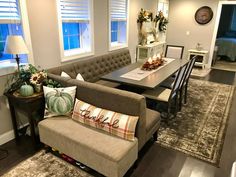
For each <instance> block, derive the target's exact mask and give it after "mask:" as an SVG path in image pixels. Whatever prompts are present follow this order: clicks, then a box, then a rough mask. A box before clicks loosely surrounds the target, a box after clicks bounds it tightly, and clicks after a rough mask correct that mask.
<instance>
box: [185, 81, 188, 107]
mask: <svg viewBox="0 0 236 177" xmlns="http://www.w3.org/2000/svg"><path fill="white" fill-rule="evenodd" d="M187 94H188V83H186V85H185V88H184V104H186V103H187V97H188V95H187Z"/></svg>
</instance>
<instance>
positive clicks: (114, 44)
mask: <svg viewBox="0 0 236 177" xmlns="http://www.w3.org/2000/svg"><path fill="white" fill-rule="evenodd" d="M126 3H127V7H126V8H127V14H126V20H117V21H118V29H117V33H118V34H119V21H126V42H125V43H119V42H111V22H112V19H111V8H110V7H111V0H108V9H109V10H108V13H109V14H108V19H109V23H108V33H109V34H108V42H109V49H108V50H109V51H113V50H118V49H122V48H127V47H128V43H129V0H126ZM117 38H118V39H119V36H117Z"/></svg>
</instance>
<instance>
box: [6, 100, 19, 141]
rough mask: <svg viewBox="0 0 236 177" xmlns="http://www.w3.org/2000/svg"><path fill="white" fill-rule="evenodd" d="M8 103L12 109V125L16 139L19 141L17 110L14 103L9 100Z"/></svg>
mask: <svg viewBox="0 0 236 177" xmlns="http://www.w3.org/2000/svg"><path fill="white" fill-rule="evenodd" d="M8 102H9V108H10V113H11V120H12V125H13V129H14V134H15V138H16V140H18V139H19V134H18V128H17V121H16V112H15V108H14V106H12V103H11V101H10V100H9V99H8Z"/></svg>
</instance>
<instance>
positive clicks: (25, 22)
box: [0, 0, 34, 76]
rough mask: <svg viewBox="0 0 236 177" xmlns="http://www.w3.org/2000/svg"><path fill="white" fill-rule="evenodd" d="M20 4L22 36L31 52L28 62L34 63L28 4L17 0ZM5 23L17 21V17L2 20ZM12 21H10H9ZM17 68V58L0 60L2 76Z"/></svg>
mask: <svg viewBox="0 0 236 177" xmlns="http://www.w3.org/2000/svg"><path fill="white" fill-rule="evenodd" d="M17 1H18V5H19V13H20V17H21V18H20V23H21V26H22V37H23V38H24V41H25V43H26V46H27V48H28V50H29V53H28V54H27V56H28V58H27V60H28V63H30V64H34V58H33V50H32V43H31V35H30V27H29V19H28V11H27V6H26V0H17ZM0 21H2V22H3V23H7V24H10V23H13V24H14V23H15V21H16V20H15V19H9V20H3V19H2V20H0ZM9 21H10V23H9ZM16 69H17V64H16V61H15V58H12V59H8V60H3V61H0V76H4V75H7V74H11V73H14V72H15V70H16Z"/></svg>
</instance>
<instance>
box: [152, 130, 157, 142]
mask: <svg viewBox="0 0 236 177" xmlns="http://www.w3.org/2000/svg"><path fill="white" fill-rule="evenodd" d="M152 136H153V140H154V141H157V131H155V132H154V134H153V135H152Z"/></svg>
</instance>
